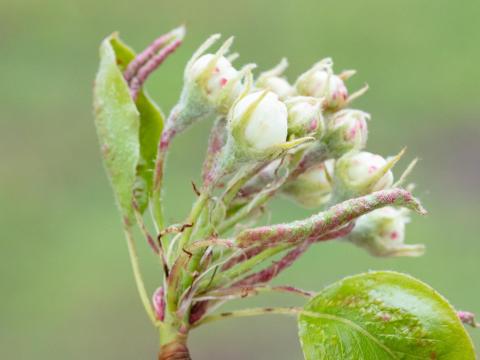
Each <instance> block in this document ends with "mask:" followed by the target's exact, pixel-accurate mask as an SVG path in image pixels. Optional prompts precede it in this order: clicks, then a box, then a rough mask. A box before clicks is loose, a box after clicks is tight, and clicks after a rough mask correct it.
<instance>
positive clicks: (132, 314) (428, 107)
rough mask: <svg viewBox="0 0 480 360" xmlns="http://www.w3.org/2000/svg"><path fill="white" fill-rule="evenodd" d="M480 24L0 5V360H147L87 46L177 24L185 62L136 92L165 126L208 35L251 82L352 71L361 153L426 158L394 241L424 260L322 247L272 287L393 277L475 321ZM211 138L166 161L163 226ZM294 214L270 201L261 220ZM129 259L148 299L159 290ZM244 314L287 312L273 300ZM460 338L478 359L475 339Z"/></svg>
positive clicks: (279, 332)
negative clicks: (221, 38)
mask: <svg viewBox="0 0 480 360" xmlns="http://www.w3.org/2000/svg"><path fill="white" fill-rule="evenodd" d="M479 16H480V3H479V2H478V1H477V0H464V1H462V2H453V1H448V0H437V1H428V2H427V1H418V0H404V1H401V2H386V1H381V0H372V1H333V0H330V1H323V0H298V1H287V0H265V1H254V0H245V1H236V2H233V1H225V0H223V1H221V0H189V1H181V0H178V1H163V0H159V1H155V2H154V1H146V0H137V1H135V2H133V1H130V2H128V1H121V0H120V1H119V0H116V1H113V0H103V1H102V0H100V1H98V0H97V1H93V0H83V1H79V0H71V1H60V0H47V1H40V0H24V1H14V0H4V1H2V2H1V3H0V53H1V54H2V56H1V57H0V68H1V69H2V79H1V81H0V96H1V97H0V98H1V106H0V126H1V128H0V163H1V167H0V172H1V173H0V181H1V184H0V229H1V230H2V235H1V236H2V238H1V240H0V294H1V297H0V357H1V358H4V359H29V358H33V357H35V358H37V359H50V360H53V359H84V358H93V359H142V358H145V359H148V358H152V354H153V353H155V352H156V349H157V346H158V345H157V336H156V334H155V332H154V331H153V330H152V328H151V327H150V325H149V323H148V320H147V318H146V316H145V315H144V313H143V310H142V308H141V305H140V301H139V300H138V299H137V295H136V292H135V290H134V282H133V279H132V275H131V273H130V269H129V263H128V258H127V251H126V246H125V244H124V240H123V235H122V232H121V226H120V224H121V223H120V219H119V217H118V215H117V211H116V209H115V207H114V201H113V196H112V194H111V190H110V188H109V184H108V180H107V177H106V175H105V172H104V170H103V168H102V164H101V160H100V154H99V149H98V142H97V138H96V134H95V129H94V126H93V117H92V105H91V97H92V94H91V93H92V86H91V85H92V81H93V78H94V74H95V71H96V69H97V64H98V46H99V44H100V42H101V40H102V39H103V38H104V37H105V36H107V35H108V34H110V33H111V32H112V31H115V30H118V31H120V33H121V36H122V37H123V39H124V40H126V41H127V42H128V43H129V44H131V45H132V46H133V47H135V48H136V49H137V50H140V49H141V48H142V47H144V46H146V45H147V44H148V43H149V41H151V40H152V39H153V38H155V37H156V36H157V35H159V34H160V33H162V32H165V31H167V30H169V29H170V28H172V27H174V26H176V25H178V24H179V23H181V22H186V23H187V25H188V30H189V33H188V35H187V40H186V42H185V44H184V46H183V47H182V48H181V49H180V50H179V51H178V52H177V53H176V54H175V55H174V56H173V57H172V58H171V59H169V60H168V61H167V62H166V63H165V64H164V65H162V67H161V68H160V70H159V71H158V72H157V73H156V74H155V75H154V76H153V77H152V79H150V80H149V83H148V89H149V91H150V93H151V94H152V96H153V97H154V98H155V99H156V100H157V101H158V102H159V103H160V105H161V106H162V108H163V110H164V111H165V112H167V111H168V110H169V109H170V107H171V106H172V105H173V104H174V102H175V100H176V97H177V96H178V94H179V92H180V87H181V78H182V70H183V66H184V64H185V63H186V61H187V59H188V58H189V56H190V54H191V52H192V51H193V50H194V49H195V47H196V46H198V44H199V43H200V42H201V41H202V40H203V39H204V38H205V37H206V36H207V35H209V34H211V33H213V32H222V33H223V34H224V35H230V34H233V35H235V36H236V43H235V46H234V48H235V50H236V51H239V52H240V53H241V57H240V59H239V60H238V62H239V63H240V62H244V63H245V62H250V61H254V62H257V63H258V64H259V67H260V68H261V69H263V68H266V67H270V66H272V65H274V64H275V63H276V62H277V61H278V60H279V58H280V57H282V56H284V55H286V56H288V57H289V59H290V63H291V67H290V69H289V70H288V72H287V74H288V75H289V76H290V78H291V79H292V80H293V79H295V77H296V76H297V75H298V74H299V73H300V72H301V71H302V70H303V69H305V68H306V67H308V66H310V65H311V64H312V63H314V62H315V61H317V60H318V59H319V58H321V57H324V56H332V57H333V58H334V60H335V63H336V69H337V70H341V69H344V68H355V69H357V70H358V71H359V73H358V75H357V76H356V77H355V78H354V80H353V81H351V82H350V88H351V89H354V88H357V87H360V86H361V85H362V84H363V83H364V82H365V81H368V83H369V84H370V87H371V91H370V92H369V93H368V94H367V96H365V97H364V98H363V99H361V100H360V101H359V102H358V103H357V104H356V105H357V106H359V107H361V108H362V109H363V110H366V111H369V112H371V113H372V117H373V120H372V121H371V123H370V129H371V132H370V134H371V136H370V142H369V144H370V145H369V149H370V150H372V151H377V152H380V153H382V154H384V155H388V154H393V153H396V152H397V151H398V150H399V149H400V148H401V147H403V146H404V145H407V146H408V149H409V151H408V155H409V156H410V158H412V157H414V156H419V157H420V158H421V159H422V161H421V162H420V164H419V166H418V169H417V170H416V171H415V172H414V174H413V176H412V179H415V181H416V183H417V185H418V186H417V189H416V194H417V195H418V196H420V197H421V198H422V199H423V201H424V205H425V206H426V207H427V208H428V209H429V210H430V215H429V216H428V217H425V218H419V217H415V218H414V221H413V223H412V224H411V225H410V227H409V229H408V235H407V236H408V238H409V240H408V241H409V242H411V243H417V242H424V243H426V244H427V246H428V252H427V254H426V255H425V256H424V257H423V258H420V259H389V260H378V259H374V258H371V257H369V256H368V255H366V254H364V253H363V252H362V251H361V250H359V249H357V248H354V247H353V246H350V245H348V244H343V243H342V244H335V243H330V244H322V245H321V246H320V245H319V246H317V247H315V248H314V249H312V250H311V251H310V252H309V253H308V254H306V255H305V257H304V258H303V259H302V261H300V262H299V264H298V265H297V266H294V267H293V268H291V269H290V270H289V271H287V272H286V273H285V274H284V275H283V276H281V277H280V278H279V279H278V282H279V283H284V284H290V283H293V282H295V283H296V284H297V285H298V286H301V287H304V288H307V289H321V288H322V287H323V286H325V285H326V284H328V283H331V282H333V281H335V280H338V279H339V278H341V277H342V276H344V275H348V274H354V273H358V272H361V271H365V270H368V269H393V270H399V271H404V272H407V273H410V274H412V275H414V276H416V277H418V278H420V279H421V280H423V281H425V282H427V283H428V284H430V285H432V286H433V287H435V288H436V289H437V290H438V291H439V292H440V293H442V294H443V295H444V296H446V297H447V298H448V299H450V301H451V302H452V304H454V305H455V306H456V307H458V308H460V309H467V310H471V311H476V312H477V313H480V305H479V303H478V301H477V299H478V297H479V294H480V290H479V288H480V287H479V285H480V284H479V279H478V275H479V267H478V258H479V254H480V242H479V241H478V235H477V233H478V220H477V219H478V217H479V216H480V206H479V200H480V191H479V190H478V184H479V183H480V166H479V161H478V154H479V153H480V145H479V141H478V139H479V138H480V121H479V120H480V119H479V115H478V114H479V110H480V98H479V95H478V94H479V91H478V86H479V85H478V84H479V83H480V72H479V70H478V59H479V57H480V47H479V44H480V30H479V29H478V18H479ZM208 126H209V123H208V122H205V123H203V124H201V125H198V126H195V127H194V128H192V129H191V130H190V131H189V132H188V133H187V134H185V135H183V136H181V137H179V138H178V140H177V142H176V143H175V144H174V146H173V153H172V155H171V156H170V157H169V162H168V164H169V165H170V166H169V168H168V175H167V184H166V185H167V186H168V192H167V199H166V201H167V208H168V209H169V213H168V216H169V218H170V219H172V220H180V219H182V217H183V216H184V214H185V212H186V211H187V209H188V208H189V206H190V202H191V200H192V199H193V197H194V194H193V192H192V190H191V186H190V181H191V180H192V179H193V180H194V179H198V173H199V170H200V162H201V158H202V154H203V147H204V146H205V144H206V137H207V134H208ZM407 157H408V156H407ZM401 165H403V166H405V165H406V160H405V161H404V162H402V164H401ZM306 214H307V212H306V211H305V210H301V209H297V208H296V207H294V206H292V205H291V204H290V203H288V202H287V201H286V200H278V201H277V203H276V206H275V212H274V213H273V214H272V221H282V220H287V219H294V218H299V217H301V216H304V215H306ZM141 248H142V255H143V257H144V259H145V266H144V267H145V270H146V272H147V273H148V284H149V285H150V287H151V289H152V290H153V289H154V287H155V286H156V284H157V283H158V279H159V276H160V274H159V273H158V270H157V264H156V262H155V259H154V258H153V256H151V254H149V253H148V249H147V247H146V246H142V247H141ZM249 301H250V303H254V304H265V303H266V302H269V301H271V302H275V303H277V304H291V303H292V302H293V303H298V300H297V299H290V298H288V297H287V298H285V297H284V296H278V295H277V296H275V297H273V296H263V297H261V298H259V299H255V300H249ZM243 305H245V304H243ZM253 321H255V326H254V327H251V326H249V325H251V324H252V323H253ZM296 331H297V330H296V325H295V321H294V320H292V319H279V318H276V317H272V318H270V319H269V321H265V322H262V321H259V320H251V319H250V320H248V319H243V320H232V321H227V322H225V323H218V324H214V325H210V326H207V327H205V328H202V329H200V330H198V331H195V332H194V333H193V334H192V339H191V346H192V353H193V355H194V356H195V358H198V359H207V358H208V359H224V358H229V359H244V358H252V359H297V358H301V355H300V354H301V353H300V347H299V345H298V341H297V338H296ZM472 335H473V338H474V341H475V343H476V345H477V348H478V347H480V332H472ZM214 344H215V346H213V345H214Z"/></svg>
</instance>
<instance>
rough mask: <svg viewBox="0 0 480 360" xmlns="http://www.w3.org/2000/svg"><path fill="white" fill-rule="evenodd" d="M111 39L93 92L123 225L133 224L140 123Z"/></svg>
mask: <svg viewBox="0 0 480 360" xmlns="http://www.w3.org/2000/svg"><path fill="white" fill-rule="evenodd" d="M111 38H112V37H108V38H107V39H105V40H104V41H103V43H102V45H101V47H100V67H99V70H98V73H97V76H96V79H95V88H94V108H95V124H96V127H97V133H98V137H99V141H100V146H101V149H102V154H103V157H104V162H105V167H106V169H107V173H108V175H109V177H110V181H111V184H112V187H113V190H114V193H115V197H116V200H117V204H118V206H119V208H120V210H121V212H122V215H123V218H124V221H126V222H131V220H132V218H133V209H132V191H133V186H134V184H135V179H136V168H137V164H138V160H139V158H140V144H139V140H138V134H139V128H140V120H139V112H138V110H137V108H136V106H135V104H134V103H133V100H132V97H131V96H130V91H129V88H128V85H127V83H126V82H125V79H124V78H123V74H122V71H121V70H120V68H119V67H118V66H117V59H116V56H115V51H114V49H113V47H112V45H111Z"/></svg>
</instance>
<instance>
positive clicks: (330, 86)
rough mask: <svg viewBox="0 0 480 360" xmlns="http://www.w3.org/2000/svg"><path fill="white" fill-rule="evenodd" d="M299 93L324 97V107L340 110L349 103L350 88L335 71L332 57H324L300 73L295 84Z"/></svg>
mask: <svg viewBox="0 0 480 360" xmlns="http://www.w3.org/2000/svg"><path fill="white" fill-rule="evenodd" d="M295 88H296V90H297V92H298V94H299V95H304V96H313V97H316V98H323V99H324V108H325V109H328V110H338V109H340V108H342V107H343V106H344V105H345V104H347V100H348V90H347V87H346V86H345V83H344V81H343V80H342V78H341V77H340V76H338V75H335V74H334V73H333V62H332V59H330V58H327V59H324V60H322V61H320V62H318V63H317V64H315V65H314V66H313V67H312V68H311V69H310V70H308V71H307V72H305V73H303V74H302V75H300V77H299V78H298V79H297V82H296V84H295Z"/></svg>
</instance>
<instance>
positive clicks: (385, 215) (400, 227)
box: [347, 207, 425, 257]
mask: <svg viewBox="0 0 480 360" xmlns="http://www.w3.org/2000/svg"><path fill="white" fill-rule="evenodd" d="M407 214H408V210H406V209H396V208H394V207H384V208H381V209H377V210H374V211H372V212H371V213H369V214H366V215H363V216H361V217H360V218H359V219H358V220H357V221H356V224H355V227H354V229H353V231H352V232H351V233H350V234H349V235H348V237H347V239H348V240H349V241H351V242H352V243H354V244H355V245H357V246H359V247H362V248H364V249H365V250H367V251H368V252H369V253H370V254H371V255H373V256H383V257H392V256H420V255H423V253H424V252H425V247H424V245H420V244H418V245H405V243H404V241H405V225H406V224H407V223H408V222H409V221H410V219H409V217H408V215H407Z"/></svg>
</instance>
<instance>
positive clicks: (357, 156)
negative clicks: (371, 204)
mask: <svg viewBox="0 0 480 360" xmlns="http://www.w3.org/2000/svg"><path fill="white" fill-rule="evenodd" d="M402 155H403V151H402V152H400V154H398V155H397V156H395V157H393V158H391V159H389V160H388V161H387V160H385V159H384V158H383V157H381V156H380V155H375V154H372V153H369V152H366V151H363V152H359V153H348V154H346V155H344V156H342V157H341V158H340V159H338V161H337V162H336V166H335V179H334V181H335V186H336V190H337V191H339V192H341V193H344V194H345V195H350V196H361V195H366V194H369V193H371V192H374V191H380V190H384V189H387V188H389V187H391V186H392V184H393V174H392V172H391V170H390V169H391V168H392V167H393V165H395V163H396V162H397V161H398V160H399V159H400V157H401V156H402Z"/></svg>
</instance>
